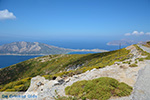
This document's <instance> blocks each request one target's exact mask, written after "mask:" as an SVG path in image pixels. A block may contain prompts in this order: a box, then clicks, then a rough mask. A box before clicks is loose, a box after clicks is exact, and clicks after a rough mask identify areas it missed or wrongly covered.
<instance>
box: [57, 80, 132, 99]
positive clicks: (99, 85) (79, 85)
mask: <svg viewBox="0 0 150 100" xmlns="http://www.w3.org/2000/svg"><path fill="white" fill-rule="evenodd" d="M132 90H133V89H132V87H130V86H128V85H127V84H125V83H123V82H121V83H119V82H118V81H117V80H116V79H113V78H109V77H101V78H97V79H93V80H88V81H87V80H82V81H78V82H75V83H73V84H72V85H71V86H68V87H66V88H65V93H66V95H71V96H74V98H75V97H76V98H78V99H82V100H86V99H90V100H91V99H98V100H108V99H109V98H110V97H111V96H119V97H121V96H128V95H130V94H131V92H132ZM64 98H65V97H58V99H56V100H65V99H64ZM66 98H67V97H66ZM66 100H73V99H72V98H70V97H69V98H68V99H66ZM74 100H75V99H74Z"/></svg>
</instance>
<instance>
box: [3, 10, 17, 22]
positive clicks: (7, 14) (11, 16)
mask: <svg viewBox="0 0 150 100" xmlns="http://www.w3.org/2000/svg"><path fill="white" fill-rule="evenodd" d="M15 18H16V16H15V15H14V14H13V13H12V12H9V11H8V10H7V9H5V10H1V11H0V19H1V20H5V19H15Z"/></svg>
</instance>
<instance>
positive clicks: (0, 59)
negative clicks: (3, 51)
mask: <svg viewBox="0 0 150 100" xmlns="http://www.w3.org/2000/svg"><path fill="white" fill-rule="evenodd" d="M35 57H39V56H12V55H0V68H4V67H7V66H10V65H13V64H16V63H19V62H22V61H25V60H28V59H31V58H35Z"/></svg>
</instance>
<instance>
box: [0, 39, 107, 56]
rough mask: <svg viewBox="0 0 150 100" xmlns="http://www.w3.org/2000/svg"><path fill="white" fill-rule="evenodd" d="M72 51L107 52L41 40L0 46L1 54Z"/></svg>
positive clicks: (43, 53)
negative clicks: (42, 41)
mask: <svg viewBox="0 0 150 100" xmlns="http://www.w3.org/2000/svg"><path fill="white" fill-rule="evenodd" d="M71 52H107V50H102V49H68V48H61V47H57V46H52V45H48V44H44V43H39V42H24V41H21V42H13V43H9V44H4V45H1V46H0V55H49V54H68V53H71Z"/></svg>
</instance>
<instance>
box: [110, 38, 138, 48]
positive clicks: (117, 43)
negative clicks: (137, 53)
mask: <svg viewBox="0 0 150 100" xmlns="http://www.w3.org/2000/svg"><path fill="white" fill-rule="evenodd" d="M136 43H137V41H133V40H127V39H121V40H115V41H111V42H108V43H107V45H114V46H118V45H120V44H121V45H132V44H136Z"/></svg>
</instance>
